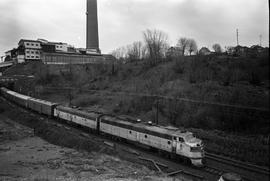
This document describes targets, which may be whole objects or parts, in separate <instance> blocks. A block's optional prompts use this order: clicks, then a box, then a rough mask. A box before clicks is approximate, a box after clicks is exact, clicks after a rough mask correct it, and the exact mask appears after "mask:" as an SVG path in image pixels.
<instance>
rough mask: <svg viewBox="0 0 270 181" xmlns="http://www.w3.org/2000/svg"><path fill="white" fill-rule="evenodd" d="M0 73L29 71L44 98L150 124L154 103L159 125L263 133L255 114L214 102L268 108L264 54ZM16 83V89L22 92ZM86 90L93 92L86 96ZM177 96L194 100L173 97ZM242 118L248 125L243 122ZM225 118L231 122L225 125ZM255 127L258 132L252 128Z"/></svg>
mask: <svg viewBox="0 0 270 181" xmlns="http://www.w3.org/2000/svg"><path fill="white" fill-rule="evenodd" d="M5 74H6V75H14V74H26V75H34V76H35V83H34V86H35V87H36V88H35V92H36V91H37V92H38V94H41V95H43V96H46V94H47V93H49V92H55V91H56V92H58V93H65V94H61V95H62V97H63V99H62V98H61V96H59V94H58V96H57V97H58V99H59V101H62V102H63V103H64V102H70V103H71V104H73V105H75V106H80V107H92V106H93V105H94V106H95V107H97V105H99V106H98V107H99V108H102V109H103V110H106V111H107V112H110V113H115V114H129V115H134V116H137V117H140V118H142V119H147V120H149V119H150V120H151V121H153V122H155V121H156V112H157V111H156V106H157V103H158V109H159V115H158V116H159V124H167V123H170V124H174V125H179V126H185V127H199V128H206V129H221V130H230V131H243V132H250V131H251V132H254V131H255V132H265V133H266V131H267V127H265V123H264V120H261V118H259V119H258V115H255V116H256V117H250V116H247V115H246V113H247V112H246V111H250V110H243V109H241V110H238V109H237V108H234V107H232V108H229V112H228V110H227V109H226V107H225V108H224V106H219V104H229V105H237V106H238V105H239V106H245V107H251V108H253V107H254V108H259V109H260V108H262V109H263V110H265V109H267V108H268V107H269V77H268V75H269V61H268V59H267V58H260V59H258V58H257V59H255V58H253V59H252V58H249V59H244V58H235V57H224V56H201V57H200V56H198V57H197V56H193V57H182V58H178V59H176V60H173V61H169V62H161V63H160V64H158V65H157V66H154V67H150V66H148V65H147V64H145V63H144V62H137V63H129V64H117V65H114V66H112V65H77V66H74V65H72V66H71V65H66V66H59V65H58V66H56V65H43V64H41V63H30V64H26V65H17V67H14V68H12V69H10V70H8V71H7V72H5ZM24 84H25V83H24ZM17 87H18V86H17ZM21 87H24V85H23V86H21ZM21 87H20V90H23V88H21ZM64 87H72V88H74V90H72V91H67V90H66V91H65V90H62V88H64ZM45 88H47V89H45ZM49 88H50V89H49ZM56 88H60V90H59V89H58V90H57V89H56ZM32 89H33V88H32ZM89 90H92V92H91V94H89ZM93 90H96V91H95V92H93ZM129 93H132V94H129ZM105 95H106V96H105ZM147 95H150V96H147ZM151 95H161V96H165V98H164V97H161V98H159V99H158V102H157V98H156V97H151ZM54 97H55V96H54ZM166 97H170V98H172V99H167V98H166ZM176 98H178V99H179V98H184V99H191V100H195V101H198V102H195V103H194V102H189V101H183V100H179V101H177V100H176ZM61 99H62V100H61ZM67 100H68V101H67ZM204 102H211V103H212V102H213V103H217V104H204ZM226 111H227V112H226ZM259 113H260V114H261V112H259ZM254 114H257V113H254ZM242 119H245V122H246V123H248V124H252V126H251V127H250V126H248V125H246V126H245V125H243V123H242V122H241V120H242ZM254 119H256V120H257V123H260V121H261V123H262V125H263V126H262V127H261V128H259V127H257V126H256V125H253V121H254ZM228 120H231V121H233V122H234V123H235V124H231V123H230V124H228V125H227V124H226V122H228ZM221 123H222V124H221ZM257 123H256V124H257ZM254 126H255V127H256V128H258V130H256V129H254ZM249 129H250V130H249Z"/></svg>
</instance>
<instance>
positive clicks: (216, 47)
mask: <svg viewBox="0 0 270 181" xmlns="http://www.w3.org/2000/svg"><path fill="white" fill-rule="evenodd" d="M212 48H213V49H214V51H215V52H216V53H221V52H222V49H221V46H220V44H218V43H215V44H214V45H213V46H212Z"/></svg>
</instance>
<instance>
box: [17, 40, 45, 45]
mask: <svg viewBox="0 0 270 181" xmlns="http://www.w3.org/2000/svg"><path fill="white" fill-rule="evenodd" d="M26 41H27V42H35V43H40V41H38V40H27V39H21V40H20V41H19V43H18V44H20V43H21V42H26Z"/></svg>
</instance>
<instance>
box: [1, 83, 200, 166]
mask: <svg viewBox="0 0 270 181" xmlns="http://www.w3.org/2000/svg"><path fill="white" fill-rule="evenodd" d="M0 93H1V95H2V96H3V97H4V98H6V99H7V100H9V101H12V102H14V103H16V104H18V105H19V106H22V107H24V108H27V109H30V110H32V111H36V112H38V113H40V114H44V115H47V116H50V117H54V118H59V119H61V120H65V121H66V122H71V123H75V124H78V125H80V126H83V127H87V128H90V129H91V130H94V131H96V132H97V133H98V134H107V135H111V136H114V137H117V138H121V139H124V140H127V141H130V142H132V143H139V144H142V145H145V146H148V147H151V148H154V149H157V150H159V151H161V152H165V153H169V154H171V155H174V156H179V157H182V158H185V159H188V160H189V161H190V162H191V163H192V165H194V166H196V167H201V166H203V163H202V160H203V158H204V149H203V143H202V141H201V140H200V139H198V138H196V137H194V135H193V134H192V133H191V132H188V131H183V130H180V129H177V128H174V127H163V126H158V125H152V124H148V123H143V122H142V121H140V120H139V119H138V120H137V119H134V120H133V121H132V120H128V121H127V120H124V119H123V118H121V117H117V116H112V115H104V114H101V113H96V112H84V111H81V110H78V109H74V108H70V107H65V106H62V105H60V104H57V103H52V102H48V101H44V100H40V99H35V98H33V97H29V96H26V95H22V94H19V93H16V92H14V91H11V90H9V89H6V88H4V87H2V88H1V90H0Z"/></svg>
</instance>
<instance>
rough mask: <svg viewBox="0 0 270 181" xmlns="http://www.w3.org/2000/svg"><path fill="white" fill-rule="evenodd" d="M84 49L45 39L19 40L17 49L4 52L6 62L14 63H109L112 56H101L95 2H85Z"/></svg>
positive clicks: (112, 58) (94, 0) (93, 0)
mask: <svg viewBox="0 0 270 181" xmlns="http://www.w3.org/2000/svg"><path fill="white" fill-rule="evenodd" d="M86 6H87V12H86V28H87V30H86V48H75V47H74V46H71V45H69V44H67V43H63V42H52V41H48V40H45V39H37V40H27V39H21V40H20V41H19V43H18V48H15V49H13V50H10V51H7V52H6V58H5V59H7V60H13V61H14V62H16V63H23V62H27V61H42V62H43V63H46V64H67V63H70V64H85V63H99V62H100V63H110V62H112V61H115V58H114V57H113V56H112V55H104V54H101V51H100V48H99V36H98V16H97V0H86Z"/></svg>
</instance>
